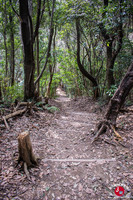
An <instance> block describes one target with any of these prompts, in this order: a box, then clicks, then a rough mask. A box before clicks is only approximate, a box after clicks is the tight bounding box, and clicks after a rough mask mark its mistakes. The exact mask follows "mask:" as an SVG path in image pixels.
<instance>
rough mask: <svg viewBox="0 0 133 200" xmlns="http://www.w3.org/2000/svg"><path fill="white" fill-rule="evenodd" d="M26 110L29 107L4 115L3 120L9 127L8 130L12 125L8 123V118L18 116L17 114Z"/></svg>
mask: <svg viewBox="0 0 133 200" xmlns="http://www.w3.org/2000/svg"><path fill="white" fill-rule="evenodd" d="M26 110H27V107H26V108H24V109H23V110H18V111H16V112H13V113H11V114H9V115H6V116H3V117H2V118H3V121H4V123H5V126H6V128H7V129H8V130H9V129H10V127H9V125H8V123H7V120H8V119H10V118H12V117H15V116H17V115H21V114H23V113H24V112H26Z"/></svg>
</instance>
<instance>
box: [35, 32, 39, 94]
mask: <svg viewBox="0 0 133 200" xmlns="http://www.w3.org/2000/svg"><path fill="white" fill-rule="evenodd" d="M36 43H37V55H36V58H37V77H38V76H39V74H40V63H39V37H38V35H37V37H36ZM39 88H40V80H38V83H37V93H38V96H39V95H40V90H39Z"/></svg>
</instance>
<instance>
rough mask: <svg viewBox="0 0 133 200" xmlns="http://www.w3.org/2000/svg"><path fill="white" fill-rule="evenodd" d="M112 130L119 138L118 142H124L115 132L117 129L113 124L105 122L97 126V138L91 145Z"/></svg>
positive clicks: (95, 137)
mask: <svg viewBox="0 0 133 200" xmlns="http://www.w3.org/2000/svg"><path fill="white" fill-rule="evenodd" d="M110 130H112V131H113V132H114V135H115V137H116V138H117V140H123V138H122V137H121V136H120V134H119V133H118V132H117V131H116V130H115V127H114V126H113V125H112V124H111V122H109V121H107V120H104V121H101V122H100V123H99V124H98V125H97V127H96V130H95V131H94V134H95V136H94V138H93V140H92V142H91V143H94V142H95V141H97V140H98V139H99V136H100V135H102V134H103V133H109V131H110Z"/></svg>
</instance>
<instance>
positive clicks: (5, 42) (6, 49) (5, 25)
mask: <svg viewBox="0 0 133 200" xmlns="http://www.w3.org/2000/svg"><path fill="white" fill-rule="evenodd" d="M3 7H4V13H3V18H4V22H3V28H4V31H3V37H4V47H5V48H4V49H5V76H6V77H7V75H8V48H7V31H6V29H7V8H6V0H5V3H3Z"/></svg>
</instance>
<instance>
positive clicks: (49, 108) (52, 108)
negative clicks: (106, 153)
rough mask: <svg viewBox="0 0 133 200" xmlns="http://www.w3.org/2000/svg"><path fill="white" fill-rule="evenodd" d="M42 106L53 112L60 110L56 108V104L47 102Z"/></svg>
mask: <svg viewBox="0 0 133 200" xmlns="http://www.w3.org/2000/svg"><path fill="white" fill-rule="evenodd" d="M44 107H45V109H46V110H48V111H49V112H51V113H54V112H57V111H59V110H60V109H59V108H57V107H56V106H50V105H48V104H47V105H45V106H44Z"/></svg>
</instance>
